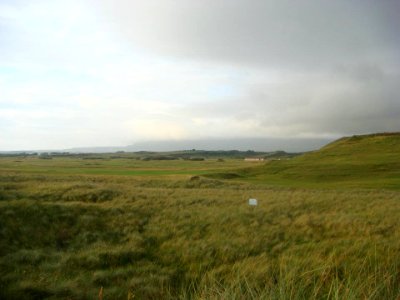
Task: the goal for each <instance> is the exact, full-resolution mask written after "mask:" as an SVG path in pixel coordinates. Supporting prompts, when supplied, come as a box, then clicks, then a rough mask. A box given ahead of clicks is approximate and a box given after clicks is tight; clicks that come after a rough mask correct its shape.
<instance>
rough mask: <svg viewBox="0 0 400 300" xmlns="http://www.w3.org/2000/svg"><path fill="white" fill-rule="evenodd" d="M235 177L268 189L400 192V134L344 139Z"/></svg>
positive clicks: (243, 171) (247, 170)
mask: <svg viewBox="0 0 400 300" xmlns="http://www.w3.org/2000/svg"><path fill="white" fill-rule="evenodd" d="M220 175H221V176H223V174H220ZM238 175H240V176H241V177H242V178H243V179H246V180H250V181H255V182H259V183H267V184H271V185H283V186H287V185H289V186H301V187H335V188H338V187H345V188H348V187H352V188H354V187H357V188H371V187H373V188H390V189H399V188H400V133H382V134H371V135H357V136H352V137H344V138H341V139H339V140H337V141H335V142H333V143H330V144H328V145H326V146H325V147H323V148H322V149H320V150H318V151H314V152H309V153H306V154H303V155H301V156H298V157H295V158H293V159H288V160H271V161H269V162H267V163H266V164H265V165H263V166H257V167H254V168H247V169H244V170H241V171H239V172H238Z"/></svg>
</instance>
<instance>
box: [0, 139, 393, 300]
mask: <svg viewBox="0 0 400 300" xmlns="http://www.w3.org/2000/svg"><path fill="white" fill-rule="evenodd" d="M399 145H400V135H397V134H391V135H389V134H387V135H373V136H362V137H352V138H345V139H341V140H339V141H337V142H335V143H333V144H330V145H327V146H326V147H324V148H322V149H321V150H319V151H315V152H312V153H306V154H304V155H302V156H297V157H293V158H290V159H289V158H282V159H277V158H274V159H273V160H267V161H265V162H250V163H249V162H245V161H243V159H240V158H232V157H222V156H221V157H206V158H205V159H204V160H187V159H185V160H183V159H176V160H143V159H137V155H138V154H135V155H133V154H132V157H130V156H129V154H124V155H122V156H119V157H110V155H105V154H104V155H101V154H99V155H96V157H93V156H92V157H90V156H89V157H83V156H80V155H71V156H59V157H56V156H55V157H51V159H42V158H40V157H33V156H26V157H23V156H21V157H15V156H3V157H0V299H399V297H400V280H399V279H400V190H399V187H400V168H399V161H400V146H399ZM132 158H135V159H132ZM249 198H256V199H258V204H259V205H258V206H255V207H251V206H249V205H248V199H249ZM99 293H100V295H99Z"/></svg>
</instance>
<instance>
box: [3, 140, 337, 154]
mask: <svg viewBox="0 0 400 300" xmlns="http://www.w3.org/2000/svg"><path fill="white" fill-rule="evenodd" d="M332 140H333V139H326V138H236V139H234V138H232V139H216V138H213V139H202V140H164V141H147V142H137V143H135V144H132V145H129V146H115V147H77V148H70V149H59V150H46V149H43V150H23V151H22V150H21V151H0V153H22V152H25V153H33V152H35V153H43V152H70V153H111V152H117V151H125V152H138V151H153V152H163V151H179V150H191V149H197V150H211V151H212V150H240V151H247V150H253V151H261V152H273V151H278V150H281V151H285V152H305V151H311V150H316V149H319V148H321V147H322V146H324V145H326V144H327V143H329V142H331V141H332Z"/></svg>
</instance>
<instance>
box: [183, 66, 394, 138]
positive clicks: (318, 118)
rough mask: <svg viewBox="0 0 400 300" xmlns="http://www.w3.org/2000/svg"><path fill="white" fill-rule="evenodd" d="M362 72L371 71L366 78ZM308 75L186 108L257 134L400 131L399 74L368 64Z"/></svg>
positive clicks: (332, 133) (196, 113) (322, 134)
mask: <svg viewBox="0 0 400 300" xmlns="http://www.w3.org/2000/svg"><path fill="white" fill-rule="evenodd" d="M360 70H365V71H363V72H361V73H360ZM308 80H309V77H308V76H307V75H305V76H303V77H302V78H300V79H299V78H297V79H296V80H295V79H289V80H288V81H287V82H280V83H277V84H275V85H271V84H268V83H266V84H265V85H264V86H263V85H262V84H257V85H256V86H248V87H247V93H246V94H245V95H244V96H242V97H238V98H235V99H225V101H221V102H219V103H210V104H209V105H198V106H189V107H186V111H185V114H187V115H192V116H194V117H203V118H225V119H230V120H231V121H232V122H237V123H239V124H240V122H243V123H245V122H248V121H252V122H253V124H254V128H253V129H254V132H257V131H268V129H269V128H276V127H278V128H279V135H282V136H296V135H304V134H307V135H310V136H329V135H331V136H335V135H343V134H346V135H351V134H356V133H368V132H379V131H395V130H399V129H400V118H399V117H398V116H400V99H399V96H398V93H397V87H398V84H399V82H400V75H399V74H387V73H385V72H384V71H383V70H381V69H379V68H377V67H374V66H370V65H368V64H366V65H363V66H360V65H356V66H353V67H352V68H350V67H349V68H347V69H342V70H340V71H339V72H338V71H334V72H331V73H328V74H321V75H320V76H314V77H313V83H312V84H309V82H308Z"/></svg>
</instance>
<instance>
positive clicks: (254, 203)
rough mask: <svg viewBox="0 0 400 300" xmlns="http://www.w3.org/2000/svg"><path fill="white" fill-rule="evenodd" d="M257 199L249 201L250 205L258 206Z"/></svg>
mask: <svg viewBox="0 0 400 300" xmlns="http://www.w3.org/2000/svg"><path fill="white" fill-rule="evenodd" d="M257 204H258V203H257V199H249V205H250V206H257Z"/></svg>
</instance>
